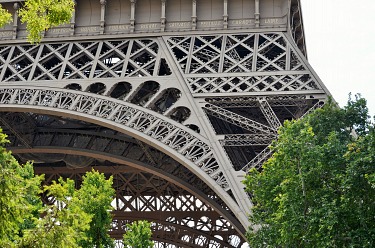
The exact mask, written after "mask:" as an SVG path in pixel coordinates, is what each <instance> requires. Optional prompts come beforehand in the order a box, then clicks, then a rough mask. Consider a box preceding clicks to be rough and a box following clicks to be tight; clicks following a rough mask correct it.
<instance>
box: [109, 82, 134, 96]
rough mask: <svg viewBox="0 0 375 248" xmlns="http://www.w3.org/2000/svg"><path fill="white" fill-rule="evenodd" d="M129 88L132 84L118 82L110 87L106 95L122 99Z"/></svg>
mask: <svg viewBox="0 0 375 248" xmlns="http://www.w3.org/2000/svg"><path fill="white" fill-rule="evenodd" d="M131 88H132V86H131V84H130V83H128V82H118V83H116V84H115V85H114V86H113V87H112V89H111V90H110V92H109V93H108V94H107V95H108V96H110V97H112V98H116V99H120V100H122V99H124V98H125V97H126V96H127V95H128V94H129V92H130V91H131Z"/></svg>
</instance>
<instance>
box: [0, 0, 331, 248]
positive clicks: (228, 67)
mask: <svg viewBox="0 0 375 248" xmlns="http://www.w3.org/2000/svg"><path fill="white" fill-rule="evenodd" d="M3 2H5V3H3V5H4V7H5V8H7V9H8V10H9V11H11V12H13V13H14V15H15V16H14V21H13V23H12V24H10V25H9V26H5V27H4V28H3V29H0V111H1V114H0V122H1V126H2V128H3V129H4V131H5V132H6V133H7V134H8V135H9V138H10V140H11V143H10V145H9V149H11V150H12V151H13V154H15V155H16V156H17V157H18V158H19V160H21V161H27V160H33V161H34V164H35V170H36V172H37V173H43V174H46V183H50V182H51V181H52V180H56V179H57V178H58V177H60V176H62V177H64V178H72V179H75V181H76V183H77V187H78V186H79V184H80V182H81V176H82V174H83V173H85V172H86V171H88V170H91V168H95V169H98V170H99V171H101V172H103V173H105V174H106V175H108V176H109V175H113V176H114V187H115V188H116V196H115V198H114V201H113V207H114V211H113V213H114V222H113V228H112V230H110V233H111V235H112V236H113V237H115V238H116V239H121V237H122V234H123V233H124V231H125V229H126V226H125V224H126V223H129V222H131V221H134V220H137V219H147V220H149V221H151V222H152V223H153V225H152V228H153V239H154V240H155V241H156V243H155V246H156V247H241V246H242V245H243V244H244V242H245V231H246V229H247V227H248V226H249V225H250V224H251V223H249V222H248V218H247V215H248V213H249V211H250V209H251V206H252V204H251V200H250V199H249V196H248V195H247V194H246V193H245V192H244V186H243V185H242V183H241V181H242V180H243V179H244V176H245V175H246V173H247V172H248V171H249V169H251V168H257V169H261V166H262V163H263V162H264V161H265V160H266V159H267V158H269V157H270V156H271V154H272V151H271V150H269V148H268V146H269V145H270V144H271V142H272V140H274V139H276V138H277V129H278V127H280V125H281V124H282V123H283V121H285V120H290V119H296V118H301V117H303V116H304V115H305V114H307V113H308V112H310V111H312V110H314V109H316V108H318V107H321V106H322V105H323V104H324V102H325V101H326V99H327V96H328V94H329V93H328V91H327V89H326V88H325V87H324V85H323V84H322V82H321V81H320V79H319V78H318V77H317V75H316V74H315V72H314V71H313V70H312V68H311V67H310V65H309V64H308V62H307V59H306V48H305V43H304V34H303V23H302V17H301V10H300V3H299V1H297V0H292V1H287V0H272V1H271V0H251V1H250V0H248V1H242V0H233V1H232V0H231V1H228V0H211V1H203V0H180V1H166V0H161V1H156V0H138V1H134V0H131V1H120V0H108V1H103V0H101V1H99V0H78V1H77V5H76V10H75V15H74V17H73V18H72V20H71V23H70V24H67V25H64V26H61V27H56V28H53V29H51V30H48V31H47V32H45V34H44V36H45V37H44V39H43V42H42V43H41V44H38V45H31V44H28V43H27V42H26V41H25V36H26V31H25V26H24V24H20V23H19V20H18V17H17V13H16V10H17V9H18V7H19V6H20V5H22V1H21V2H19V1H3ZM45 201H48V199H47V198H46V199H45ZM117 246H118V247H121V242H118V244H117Z"/></svg>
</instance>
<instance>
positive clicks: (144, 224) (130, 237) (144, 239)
mask: <svg viewBox="0 0 375 248" xmlns="http://www.w3.org/2000/svg"><path fill="white" fill-rule="evenodd" d="M126 226H127V228H128V230H127V231H126V233H125V234H124V239H123V241H124V246H125V247H130V248H149V247H153V245H154V243H153V242H152V241H151V235H152V232H151V223H150V222H148V221H145V220H140V221H134V222H133V223H132V224H127V225H126Z"/></svg>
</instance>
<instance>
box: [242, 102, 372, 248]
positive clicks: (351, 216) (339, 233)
mask: <svg viewBox="0 0 375 248" xmlns="http://www.w3.org/2000/svg"><path fill="white" fill-rule="evenodd" d="M367 113H368V110H367V107H366V101H365V99H363V98H359V97H357V99H356V100H355V101H352V100H349V102H348V105H347V106H346V107H345V108H343V109H341V108H339V107H337V106H336V105H335V104H333V103H332V102H328V103H327V104H326V106H325V107H324V108H322V109H318V110H316V111H315V112H314V113H312V114H310V115H308V116H307V117H305V118H303V119H300V120H297V121H286V122H285V123H284V126H283V127H282V128H280V130H279V138H278V140H277V141H276V142H275V143H274V144H273V147H272V149H273V150H274V154H273V156H272V158H271V159H269V160H268V161H267V162H266V163H265V164H264V166H263V170H262V171H261V172H258V171H256V170H255V169H253V170H251V171H250V172H249V175H248V176H247V177H246V180H245V184H246V187H247V190H248V192H249V193H250V194H251V196H252V200H253V202H254V207H253V209H252V215H251V217H250V220H251V222H252V223H253V224H254V226H253V227H252V228H250V231H249V232H248V240H249V243H250V246H251V247H374V245H375V243H374V240H375V215H374V213H375V201H374V199H375V187H374V184H373V181H372V180H373V176H374V172H375V132H374V126H373V124H371V123H370V122H369V120H368V116H367Z"/></svg>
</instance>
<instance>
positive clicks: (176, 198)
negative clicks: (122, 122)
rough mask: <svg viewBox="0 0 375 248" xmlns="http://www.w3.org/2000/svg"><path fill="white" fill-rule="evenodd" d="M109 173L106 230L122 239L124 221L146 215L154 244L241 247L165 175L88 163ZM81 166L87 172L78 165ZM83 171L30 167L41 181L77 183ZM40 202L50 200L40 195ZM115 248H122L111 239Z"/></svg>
mask: <svg viewBox="0 0 375 248" xmlns="http://www.w3.org/2000/svg"><path fill="white" fill-rule="evenodd" d="M94 168H96V169H98V170H100V171H102V172H104V173H106V174H107V175H112V176H113V181H114V187H115V189H116V197H115V198H114V199H113V202H112V207H113V208H114V210H113V212H112V213H113V214H114V218H113V223H112V229H111V230H110V234H111V236H112V237H113V238H116V239H119V240H121V239H122V235H123V233H124V231H126V224H127V223H131V222H132V221H134V220H138V219H146V220H149V221H151V222H152V231H153V237H152V238H153V239H154V240H155V241H157V245H156V246H155V247H241V245H242V244H243V242H244V240H243V239H242V238H241V237H240V236H239V235H238V233H237V231H235V230H234V229H233V226H232V225H231V224H230V223H229V222H228V221H227V220H226V219H224V218H223V217H222V216H220V215H219V214H218V213H217V212H216V211H215V210H214V209H213V208H212V207H210V206H209V205H207V204H206V203H204V202H202V201H201V200H200V199H198V198H197V197H196V196H194V195H192V194H191V193H190V192H187V191H186V190H184V189H182V188H180V187H178V186H176V185H175V184H173V183H170V182H168V181H167V180H165V179H162V178H160V177H157V176H155V175H152V174H150V173H145V172H142V171H138V170H135V169H132V168H126V167H125V166H112V167H110V166H99V167H98V166H96V167H94ZM84 170H87V168H86V169H84ZM84 170H80V171H79V170H78V171H79V172H78V171H77V170H75V171H74V172H73V171H71V172H69V171H67V170H66V169H59V168H48V167H47V168H46V167H45V166H42V167H36V172H38V171H40V172H43V173H45V174H46V183H50V182H51V181H52V180H56V179H57V178H59V177H64V178H71V179H74V180H75V181H76V182H77V185H78V184H79V183H80V181H81V177H82V175H83V171H84ZM44 201H45V202H46V203H53V199H50V198H47V197H45V198H44ZM117 247H122V244H121V242H117Z"/></svg>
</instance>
